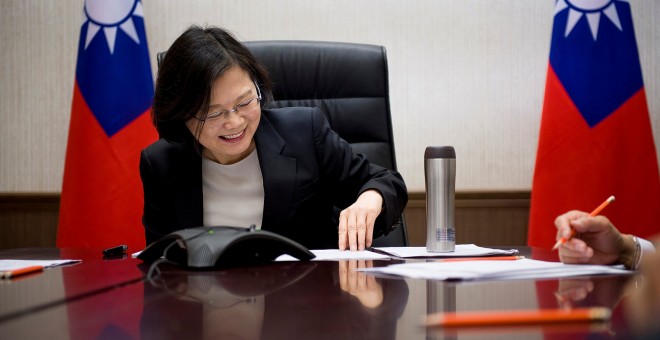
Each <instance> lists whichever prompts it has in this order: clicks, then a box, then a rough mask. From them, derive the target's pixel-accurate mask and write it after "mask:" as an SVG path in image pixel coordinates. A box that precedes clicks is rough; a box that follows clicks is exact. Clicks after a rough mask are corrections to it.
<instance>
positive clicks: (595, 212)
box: [552, 196, 614, 250]
mask: <svg viewBox="0 0 660 340" xmlns="http://www.w3.org/2000/svg"><path fill="white" fill-rule="evenodd" d="M612 202H614V196H610V197H609V198H608V199H606V200H605V201H604V202H603V203H601V204H600V205H599V206H598V207H596V209H594V210H593V211H592V212H591V213H590V214H589V216H591V217H594V216H596V215H598V214H600V212H601V211H602V210H603V209H605V207H606V206H608V205H609V204H610V203H612ZM573 235H575V230H574V229H571V236H569V237H568V238H564V237H562V238H560V239H559V240H557V243H555V245H554V246H553V247H552V250H555V249H557V248H559V246H560V245H562V244H564V243H566V242H568V240H570V239H571V238H573Z"/></svg>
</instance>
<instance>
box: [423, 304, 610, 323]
mask: <svg viewBox="0 0 660 340" xmlns="http://www.w3.org/2000/svg"><path fill="white" fill-rule="evenodd" d="M611 314H612V312H611V310H610V309H608V308H604V307H594V308H576V309H540V310H516V311H490V312H455V313H437V314H430V315H428V316H427V317H426V320H425V325H426V326H442V327H469V326H500V325H532V324H548V323H569V322H592V321H604V320H608V319H609V318H610V315H611Z"/></svg>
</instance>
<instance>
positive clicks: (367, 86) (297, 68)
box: [157, 41, 408, 247]
mask: <svg viewBox="0 0 660 340" xmlns="http://www.w3.org/2000/svg"><path fill="white" fill-rule="evenodd" d="M244 44H245V45H246V46H247V47H248V48H249V49H250V51H251V52H252V53H253V54H254V56H255V58H256V59H257V60H258V61H259V62H260V63H262V64H263V65H264V66H265V67H266V69H267V70H268V73H269V75H270V78H271V80H272V82H273V97H274V101H273V103H272V106H273V107H290V106H307V107H318V108H320V109H321V110H322V111H323V112H324V113H325V115H326V117H327V118H328V121H329V122H330V126H331V127H332V129H333V130H334V131H335V132H337V134H339V136H341V137H342V138H343V139H344V140H346V141H347V142H348V143H350V144H351V146H352V148H353V152H355V153H361V154H363V155H364V156H365V157H366V158H367V159H368V160H369V161H371V162H373V163H375V164H378V165H380V166H383V167H385V168H388V169H393V170H396V157H395V153H394V138H393V134H392V118H391V115H390V100H389V83H388V79H389V78H388V70H387V55H386V53H385V48H384V47H383V46H376V45H366V44H353V43H341V42H318V41H251V42H245V43H244ZM165 53H166V52H161V53H158V54H157V61H158V64H159V65H160V62H161V60H162V59H163V57H164V55H165ZM407 245H408V235H407V231H406V226H405V222H404V219H403V216H401V219H400V220H399V226H398V228H396V229H395V230H393V231H392V232H390V233H389V234H388V235H387V236H381V237H379V238H377V239H375V240H374V242H373V246H375V247H388V246H390V247H394V246H407Z"/></svg>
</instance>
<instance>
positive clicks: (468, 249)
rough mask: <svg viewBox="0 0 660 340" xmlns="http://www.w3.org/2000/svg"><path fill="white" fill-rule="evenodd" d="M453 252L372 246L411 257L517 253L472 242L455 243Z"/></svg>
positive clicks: (512, 250) (397, 255) (395, 254)
mask: <svg viewBox="0 0 660 340" xmlns="http://www.w3.org/2000/svg"><path fill="white" fill-rule="evenodd" d="M454 248H455V249H454V251H453V252H447V253H431V252H428V251H426V247H382V248H374V249H375V250H376V251H378V252H380V253H386V254H390V255H392V256H395V257H403V258H413V257H474V256H490V255H512V254H517V253H518V249H509V250H503V249H493V248H484V247H479V246H476V245H474V244H457V245H456V246H455V247H454Z"/></svg>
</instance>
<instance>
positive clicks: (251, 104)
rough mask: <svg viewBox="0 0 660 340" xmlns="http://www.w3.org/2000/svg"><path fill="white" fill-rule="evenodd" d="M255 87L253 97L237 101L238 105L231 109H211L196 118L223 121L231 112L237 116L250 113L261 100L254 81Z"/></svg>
mask: <svg viewBox="0 0 660 340" xmlns="http://www.w3.org/2000/svg"><path fill="white" fill-rule="evenodd" d="M254 86H255V88H256V89H257V95H256V96H255V97H252V98H250V99H248V100H246V101H243V102H241V103H239V104H238V105H236V106H234V108H233V109H231V110H222V111H212V112H209V113H208V114H207V115H206V116H204V117H197V116H195V118H197V119H198V120H200V121H202V122H204V121H208V122H213V123H216V122H223V121H226V120H227V119H229V115H230V114H232V113H234V112H235V113H236V114H238V115H239V116H241V117H242V116H245V115H246V114H248V113H252V112H253V111H254V110H255V109H256V108H257V106H259V102H261V91H260V90H259V86H257V83H256V82H255V83H254Z"/></svg>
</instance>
